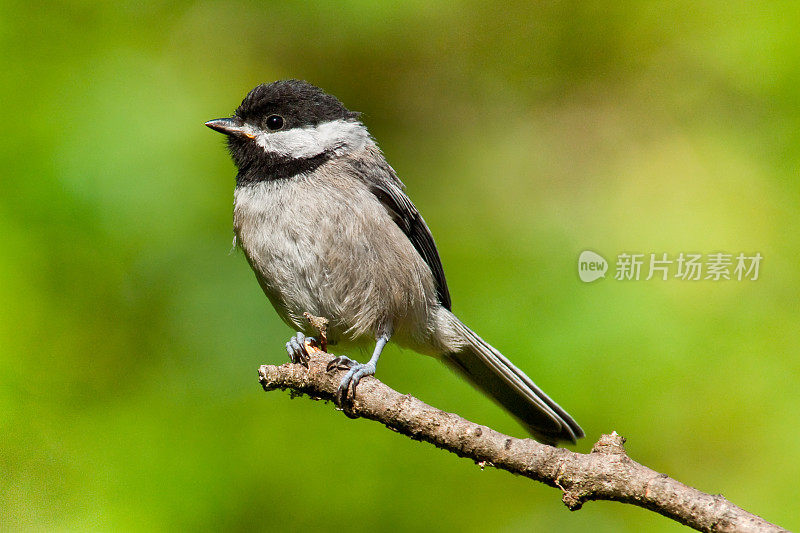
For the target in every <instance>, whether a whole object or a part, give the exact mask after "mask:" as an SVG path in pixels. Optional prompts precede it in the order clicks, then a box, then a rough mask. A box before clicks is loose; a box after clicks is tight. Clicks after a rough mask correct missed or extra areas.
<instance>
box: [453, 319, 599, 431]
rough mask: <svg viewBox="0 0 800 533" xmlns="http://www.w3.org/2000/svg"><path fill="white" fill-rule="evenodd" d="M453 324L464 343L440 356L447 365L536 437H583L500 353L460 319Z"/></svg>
mask: <svg viewBox="0 0 800 533" xmlns="http://www.w3.org/2000/svg"><path fill="white" fill-rule="evenodd" d="M453 318H455V317H453ZM454 326H455V328H456V329H457V330H458V331H459V333H461V335H460V336H461V337H462V338H463V339H464V340H465V341H466V344H465V345H464V347H463V348H461V349H460V350H459V351H457V352H454V353H448V354H446V355H445V356H444V361H445V362H446V363H447V364H448V365H449V366H450V367H451V368H453V369H455V370H456V371H458V372H459V373H461V374H463V375H464V376H465V377H466V378H467V379H468V380H469V381H470V382H472V384H474V385H475V386H476V387H477V388H479V389H480V390H482V391H483V392H485V393H486V394H488V395H489V396H491V397H492V398H493V399H494V400H495V401H496V402H497V403H499V404H500V405H501V406H503V407H504V408H505V409H507V410H508V411H509V412H510V413H511V414H512V415H514V416H515V417H516V418H517V419H518V420H519V421H520V422H521V423H522V424H523V425H524V426H525V427H526V428H527V429H528V430H529V431H530V432H531V434H533V436H534V437H536V439H537V440H539V441H541V442H544V443H547V444H552V445H555V444H556V443H557V442H558V441H569V442H573V443H574V442H575V441H576V440H577V439H579V438H581V437H583V436H584V433H583V430H582V429H581V427H580V426H579V425H578V424H577V423H576V422H575V420H573V419H572V417H571V416H570V415H569V414H567V412H566V411H564V409H562V408H561V407H560V406H559V405H558V404H557V403H556V402H554V401H553V400H551V399H550V397H548V396H547V394H545V393H544V392H543V391H542V390H541V389H540V388H539V387H537V386H536V384H535V383H534V382H533V381H531V379H530V378H529V377H528V376H526V375H525V373H524V372H522V371H521V370H520V369H518V368H517V367H516V366H514V365H513V364H512V363H511V361H509V360H508V359H506V358H505V357H504V356H503V354H501V353H500V352H498V351H497V350H495V349H494V348H493V347H492V346H490V345H489V343H487V342H486V341H484V340H483V339H481V338H480V337H479V336H478V335H477V334H476V333H475V332H474V331H472V330H471V329H469V328H468V327H467V326H465V325H464V324H462V323H461V322H460V321H458V320H456V324H454Z"/></svg>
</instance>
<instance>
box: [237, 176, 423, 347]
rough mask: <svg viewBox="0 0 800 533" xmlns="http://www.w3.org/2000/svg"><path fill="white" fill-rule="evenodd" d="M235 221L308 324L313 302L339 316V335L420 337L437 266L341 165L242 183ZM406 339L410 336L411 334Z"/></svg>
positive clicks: (261, 273) (283, 304) (273, 291)
mask: <svg viewBox="0 0 800 533" xmlns="http://www.w3.org/2000/svg"><path fill="white" fill-rule="evenodd" d="M234 229H235V231H236V235H237V238H238V239H239V242H240V244H241V246H242V249H243V250H244V252H245V254H246V256H247V258H248V261H249V262H250V265H251V267H252V268H253V270H254V271H255V273H256V277H257V278H258V280H259V283H260V284H261V286H262V288H263V289H264V292H265V293H266V294H267V296H268V297H269V298H270V300H271V301H272V303H273V305H274V306H275V309H276V310H277V311H278V313H279V314H280V315H281V317H282V318H283V319H284V321H286V322H287V323H288V324H289V325H290V326H291V327H293V328H296V329H298V330H301V331H308V330H307V323H306V321H305V319H304V318H303V316H302V314H303V312H309V313H312V314H314V315H318V316H324V317H326V318H328V319H329V320H330V321H331V334H332V338H333V339H334V340H337V339H336V337H341V338H342V340H345V341H353V342H358V341H360V340H361V341H365V340H368V339H369V340H374V338H375V335H376V333H378V332H380V330H381V328H384V327H390V328H391V329H392V330H393V332H394V335H393V340H396V341H399V342H400V343H401V344H417V343H418V342H419V341H420V340H421V339H422V338H424V337H427V336H428V335H429V331H428V329H429V326H428V323H429V322H430V320H429V317H428V314H429V312H431V310H432V309H433V308H434V307H436V291H435V285H434V280H433V276H432V275H431V273H430V270H429V268H428V266H427V264H425V262H424V260H423V259H422V257H421V256H420V255H419V253H417V251H416V250H415V249H414V247H413V245H412V244H411V242H410V241H409V240H408V238H407V237H406V236H405V234H403V232H402V231H401V230H400V228H399V227H397V225H396V224H395V223H394V222H393V221H392V220H391V218H390V217H389V215H388V213H387V212H386V210H385V208H384V207H383V205H382V204H381V203H380V202H379V201H378V200H377V198H375V196H374V195H373V194H372V193H371V192H370V191H369V190H368V189H367V187H366V185H364V184H363V183H362V182H360V181H358V180H356V179H354V178H348V177H347V176H346V175H344V176H343V175H341V174H337V173H336V172H335V166H334V165H332V164H331V165H324V166H323V167H320V168H319V169H317V170H316V171H315V172H313V173H311V174H309V175H306V176H298V177H294V178H291V179H288V180H279V181H264V182H259V183H255V184H249V185H245V186H242V187H237V189H236V192H235V194H234ZM404 341H405V342H404Z"/></svg>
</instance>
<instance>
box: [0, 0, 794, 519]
mask: <svg viewBox="0 0 800 533" xmlns="http://www.w3.org/2000/svg"><path fill="white" fill-rule="evenodd" d="M798 30H800V19H799V18H798V12H797V10H796V4H794V3H792V2H769V3H755V2H741V1H735V2H702V1H701V2H669V3H659V2H647V3H626V2H620V3H612V2H576V3H568V2H550V3H540V2H508V3H504V4H503V7H501V5H500V4H493V3H486V2H477V1H462V2H423V1H420V0H410V1H408V2H403V3H375V2H367V1H365V0H349V1H339V2H327V3H320V4H317V5H315V6H310V5H309V4H308V3H305V2H295V1H285V2H274V3H261V2H246V1H238V2H237V1H222V0H221V1H212V2H171V3H167V2H164V3H160V2H152V1H149V2H148V1H144V2H141V1H140V2H120V3H103V2H88V1H83V2H82V1H74V2H50V3H34V4H30V3H23V2H16V1H6V2H4V3H2V4H1V5H0V49H2V57H3V58H4V61H3V63H4V64H3V67H4V68H3V70H4V76H3V79H2V82H0V101H2V106H3V117H4V124H5V128H4V131H5V134H4V139H3V140H4V142H3V144H2V147H1V148H0V157H1V158H2V166H3V169H4V172H3V186H4V194H2V195H1V196H0V231H1V232H2V235H3V236H4V238H5V245H4V246H3V248H2V251H0V297H2V301H3V302H4V305H3V306H2V310H0V313H2V315H3V316H2V320H0V328H2V334H1V335H0V375H1V376H2V380H1V381H0V383H1V384H0V435H2V437H0V528H2V529H4V530H16V529H33V530H49V529H59V530H174V529H198V528H202V529H230V530H236V529H263V530H272V529H281V530H302V531H306V530H308V529H309V528H319V529H331V530H332V529H342V528H347V529H348V530H353V531H360V530H365V531H366V530H370V531H373V530H376V529H377V530H419V529H424V530H437V531H438V530H441V531H456V530H458V531H494V530H502V531H529V530H530V529H531V528H534V529H536V528H538V529H540V530H544V531H599V532H602V531H625V530H627V531H643V530H646V531H677V530H678V529H679V528H680V526H678V525H676V524H673V523H671V522H669V521H668V520H666V519H664V518H662V517H659V516H657V515H655V514H653V513H650V512H646V511H644V510H641V509H636V508H632V507H629V506H622V505H619V504H611V503H602V502H600V503H590V504H588V505H587V506H586V507H585V508H584V509H583V510H581V511H580V512H577V513H569V512H567V511H566V509H565V508H564V507H563V505H562V504H561V503H560V501H559V497H558V493H557V492H556V491H554V490H552V489H550V488H547V487H544V486H540V485H538V484H536V483H533V482H530V481H527V480H525V479H520V478H516V477H513V476H509V475H507V474H505V473H502V472H497V471H493V470H492V469H491V468H487V469H486V470H485V471H481V470H480V469H479V468H478V467H477V466H474V465H472V464H470V463H468V462H465V461H464V460H461V459H458V458H456V457H454V456H451V455H448V454H446V453H444V452H441V451H438V450H436V449H434V448H433V447H431V446H427V445H421V444H417V443H413V442H411V441H409V440H408V439H406V438H403V437H399V436H397V435H395V434H393V433H391V432H389V431H386V430H385V429H383V428H381V427H379V426H378V425H376V424H374V423H371V422H364V421H349V420H347V419H346V418H345V417H343V416H341V415H339V414H337V413H335V412H334V411H333V409H332V407H331V406H330V405H323V404H321V403H314V402H309V401H307V400H299V401H291V400H290V399H289V398H288V396H287V395H283V394H278V393H273V394H269V395H265V394H264V393H263V392H262V391H261V389H260V387H259V386H258V384H257V382H256V379H255V378H256V373H255V371H256V368H257V366H258V365H259V364H261V363H264V362H273V363H276V362H283V360H284V355H283V348H282V346H283V343H284V341H285V339H286V338H287V336H288V335H289V334H290V331H289V330H287V329H286V327H285V326H284V325H283V324H282V323H281V322H280V321H279V320H278V319H277V317H276V315H275V313H274V312H273V311H272V310H271V308H270V307H269V303H268V301H267V300H266V298H264V297H263V295H262V294H261V291H260V290H259V288H258V285H257V284H256V283H255V281H254V279H253V276H252V274H251V273H250V271H249V268H248V267H247V264H246V262H245V261H244V260H243V258H242V257H241V256H240V254H239V253H238V252H236V253H229V250H230V248H231V237H232V233H231V222H230V216H231V192H232V187H233V174H234V169H233V166H232V163H231V162H230V160H229V158H228V155H227V154H226V151H225V149H224V143H223V140H222V139H221V138H220V136H219V135H217V134H215V133H213V132H211V131H208V130H207V129H206V128H204V127H203V122H204V121H205V120H208V119H211V118H216V117H218V116H225V115H227V114H229V113H230V112H231V111H232V110H233V109H234V108H235V107H236V106H237V105H238V103H239V101H240V100H241V99H242V98H243V97H244V95H245V94H246V92H247V91H248V90H249V89H250V88H251V87H252V86H254V85H255V84H257V83H260V82H265V81H271V80H275V79H280V78H287V77H296V78H303V79H307V80H309V81H311V82H313V83H316V84H318V85H320V86H322V87H323V88H325V89H327V90H328V91H330V92H332V93H333V94H336V95H337V96H339V97H340V98H341V99H342V100H343V101H344V102H345V104H346V105H347V106H348V107H350V108H352V109H356V110H359V111H362V112H363V113H364V115H363V118H364V121H365V122H366V124H367V125H368V126H369V127H370V130H371V131H372V133H373V135H374V136H375V138H376V139H377V140H378V141H379V143H380V144H381V146H382V148H383V149H384V151H385V153H386V155H387V158H388V160H389V161H390V163H391V164H392V165H393V166H394V167H395V168H396V169H397V170H398V172H399V174H400V176H401V178H402V179H403V180H404V181H405V183H406V184H407V186H408V190H409V193H410V195H411V197H412V199H414V201H415V202H416V203H417V205H418V207H419V208H420V210H421V211H422V212H423V213H424V214H425V216H426V219H427V221H428V223H429V225H430V226H431V228H433V232H434V235H435V237H436V239H437V243H438V245H439V247H440V250H441V254H442V257H443V261H444V265H445V270H446V273H447V275H448V279H449V282H450V287H451V292H452V294H453V300H454V310H455V311H456V312H457V313H458V314H459V315H460V316H461V317H462V319H464V320H465V321H466V322H467V323H468V324H471V325H472V326H473V327H474V328H475V329H476V330H477V331H478V332H479V333H480V334H481V335H482V336H484V337H485V338H487V339H488V340H490V341H491V342H493V344H495V345H496V346H498V348H500V349H501V350H503V351H504V352H505V353H506V354H507V355H508V356H509V357H510V358H511V359H512V360H513V361H515V362H516V363H517V364H518V365H519V366H520V367H522V368H523V369H525V370H526V371H528V372H529V373H530V374H531V376H533V378H534V379H535V380H536V381H537V382H538V383H539V384H540V385H541V386H542V387H543V388H544V389H545V390H547V391H548V392H550V393H551V394H552V395H553V397H554V398H555V399H556V400H558V401H559V402H560V403H561V404H562V405H563V406H564V407H566V408H567V409H568V410H569V411H570V412H571V413H572V414H573V415H575V417H576V418H577V420H578V421H579V422H580V423H581V424H582V425H583V427H584V428H585V429H586V431H587V434H588V437H587V438H586V439H585V440H584V441H582V442H581V443H579V444H578V446H577V447H576V449H577V450H580V451H588V450H589V449H590V447H591V444H592V442H593V441H594V440H596V439H597V437H598V436H599V435H600V433H602V432H609V431H611V430H616V431H618V432H619V433H621V434H623V435H625V436H626V437H628V439H629V444H628V448H629V451H630V452H631V455H632V456H633V457H634V458H635V459H637V460H639V461H641V462H643V463H645V464H647V465H649V466H651V467H653V468H655V469H656V470H659V471H663V472H666V473H668V474H670V475H671V476H674V477H676V478H677V479H679V480H681V481H684V482H686V483H688V484H690V485H693V486H696V487H698V488H700V489H702V490H704V491H708V492H713V493H719V492H721V493H723V494H724V495H725V496H726V497H728V498H729V499H730V500H732V501H733V502H735V503H736V504H738V505H741V506H743V507H744V508H746V509H748V510H750V511H752V512H755V513H758V514H761V515H763V516H764V517H766V518H767V519H769V520H771V521H774V522H776V523H779V524H781V525H783V526H784V527H787V528H790V529H800V515H798V513H797V503H796V498H795V494H796V488H795V487H796V480H797V478H798V477H800V460H798V456H799V454H798V451H800V429H798V425H797V424H796V423H795V421H796V420H797V419H798V416H799V415H800V395H798V394H797V389H796V387H797V381H798V377H800V358H799V357H798V347H799V346H800V328H798V322H799V321H800V320H799V319H800V306H798V299H799V297H800V290H799V287H800V285H799V284H798V274H799V273H800V267H798V261H797V253H798V249H800V237H798V232H797V228H798V226H800V220H799V219H800V208H799V206H800V203H798V199H799V198H798V193H799V192H800V185H799V183H800V182H798V179H797V177H798V168H799V166H800V165H799V163H800V142H799V141H800V106H798V105H797V101H798V89H800V31H798ZM584 249H592V250H595V251H598V252H600V253H602V254H604V255H606V257H607V258H609V259H613V257H614V256H615V255H616V254H617V253H621V252H625V251H634V252H642V253H649V252H659V253H660V252H668V253H671V254H677V253H678V252H682V251H684V252H690V251H695V252H702V253H712V252H716V251H720V250H721V251H727V252H731V253H737V252H740V251H742V252H755V251H758V252H760V253H761V254H762V255H763V256H764V258H765V259H764V263H763V265H762V271H761V278H760V279H759V280H758V281H756V282H716V283H715V282H710V281H706V282H696V283H689V282H681V281H677V280H671V281H650V282H645V281H640V282H629V283H623V282H619V281H614V280H612V279H606V280H603V281H599V282H597V283H594V284H591V285H585V284H582V283H581V282H580V281H579V280H578V278H577V275H576V270H575V269H576V265H575V263H576V259H577V256H578V254H579V253H580V251H582V250H584ZM379 377H380V378H381V379H383V380H384V381H386V382H387V383H388V384H390V385H391V386H393V387H395V388H397V389H398V390H400V391H403V392H408V393H412V394H414V395H416V396H418V397H420V398H422V399H423V400H425V401H427V402H429V403H432V404H433V405H436V406H438V407H441V408H443V409H447V410H452V411H456V412H458V413H460V414H462V415H465V416H467V417H470V418H472V419H474V420H476V421H480V422H482V423H485V424H490V425H492V426H495V427H497V428H498V429H501V430H504V431H509V432H513V433H515V434H518V435H521V433H522V432H521V429H520V428H519V426H517V425H516V424H515V423H514V422H513V421H512V420H511V419H510V418H509V417H508V416H507V415H506V414H504V413H503V412H502V411H501V410H500V409H498V408H496V407H495V406H494V405H493V404H491V403H490V402H489V401H487V400H486V399H485V398H483V397H482V396H480V395H479V394H478V393H476V392H474V391H473V390H472V389H470V387H469V386H468V385H466V384H464V383H462V382H460V381H459V380H458V379H456V378H455V377H454V376H453V375H451V374H450V373H449V372H448V371H446V370H445V369H444V368H443V367H442V366H441V365H440V364H439V363H438V362H436V361H435V360H433V359H429V358H425V357H422V356H418V355H416V354H413V353H408V352H401V351H400V350H399V349H397V348H392V349H391V350H389V351H388V352H387V354H386V355H385V357H384V358H383V359H382V361H381V365H380V369H379Z"/></svg>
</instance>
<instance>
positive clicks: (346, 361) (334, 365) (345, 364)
mask: <svg viewBox="0 0 800 533" xmlns="http://www.w3.org/2000/svg"><path fill="white" fill-rule="evenodd" d="M357 364H359V363H358V361H353V360H352V359H350V358H349V357H347V356H344V355H340V356H338V357H334V358H333V359H331V361H330V363H328V366H327V367H326V368H325V371H326V372H330V371H331V370H333V369H336V370H347V369H348V368H353V367H354V366H356V365H357Z"/></svg>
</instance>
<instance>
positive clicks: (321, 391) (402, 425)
mask: <svg viewBox="0 0 800 533" xmlns="http://www.w3.org/2000/svg"><path fill="white" fill-rule="evenodd" d="M331 359H332V357H331V356H330V355H329V354H327V353H324V352H321V351H319V350H311V358H310V361H309V366H308V369H306V368H305V367H303V366H301V365H299V364H291V363H286V364H284V365H282V366H272V365H263V366H261V367H260V368H259V370H258V374H259V381H260V382H261V385H262V386H263V387H264V390H265V391H271V390H275V389H280V390H289V391H290V392H292V393H295V394H296V393H299V394H306V395H308V396H310V397H311V398H313V399H322V400H333V399H334V395H335V393H336V389H337V387H338V386H339V382H340V380H341V378H342V373H341V371H335V372H326V371H325V367H326V366H327V364H328V362H329V361H330V360H331ZM345 412H346V414H347V415H348V416H351V417H354V418H357V417H363V418H368V419H370V420H375V421H377V422H380V423H382V424H383V425H385V426H386V427H388V428H389V429H392V430H394V431H396V432H398V433H402V434H403V435H406V436H408V437H411V438H412V439H414V440H422V441H426V442H430V443H431V444H433V445H435V446H437V447H439V448H442V449H444V450H447V451H449V452H452V453H454V454H456V455H458V456H459V457H467V458H469V459H472V460H473V461H475V462H477V463H479V464H481V465H483V464H488V465H491V466H494V467H495V468H500V469H503V470H507V471H509V472H511V473H513V474H519V475H522V476H526V477H529V478H531V479H534V480H536V481H540V482H542V483H545V484H547V485H550V486H551V487H558V488H559V489H560V490H561V491H562V493H563V495H562V500H563V502H564V504H566V506H567V507H568V508H569V509H570V510H573V511H574V510H577V509H580V508H581V506H582V505H583V504H584V503H585V502H587V501H590V500H610V501H618V502H622V503H629V504H633V505H638V506H639V507H644V508H645V509H650V510H651V511H655V512H657V513H660V514H662V515H664V516H666V517H668V518H672V519H673V520H676V521H678V522H680V523H682V524H685V525H687V526H690V527H693V528H695V529H697V530H699V531H726V532H727V531H730V532H733V531H736V532H764V531H770V532H773V531H775V532H777V531H787V530H785V529H783V528H780V527H778V526H776V525H774V524H771V523H769V522H767V521H766V520H764V519H763V518H761V517H759V516H756V515H754V514H751V513H748V512H747V511H745V510H743V509H741V508H739V507H737V506H735V505H733V504H732V503H731V502H729V501H728V500H726V499H725V498H724V497H723V496H721V495H711V494H706V493H704V492H700V491H699V490H697V489H694V488H692V487H689V486H687V485H684V484H683V483H680V482H679V481H676V480H674V479H672V478H670V477H669V476H667V475H666V474H661V473H659V472H656V471H654V470H651V469H650V468H647V467H646V466H643V465H641V464H639V463H637V462H636V461H634V460H632V459H630V458H629V457H628V455H627V453H626V452H625V448H624V447H623V444H624V442H625V439H623V438H622V437H621V436H619V435H617V434H616V432H613V433H611V434H610V435H603V436H602V437H600V440H598V441H597V443H596V444H595V445H594V447H593V448H592V451H591V453H588V454H582V453H575V452H572V451H570V450H567V449H564V448H554V447H552V446H548V445H546V444H541V443H539V442H536V441H534V440H533V439H517V438H514V437H510V436H508V435H504V434H502V433H499V432H497V431H494V430H493V429H490V428H488V427H486V426H481V425H478V424H475V423H473V422H470V421H469V420H465V419H464V418H461V417H460V416H458V415H455V414H453V413H447V412H444V411H441V410H439V409H436V408H435V407H431V406H430V405H427V404H425V403H423V402H422V401H420V400H418V399H416V398H414V397H412V396H410V395H408V394H400V393H399V392H397V391H395V390H393V389H391V388H390V387H388V386H386V385H384V384H383V383H381V382H380V381H379V380H377V379H376V378H374V377H367V378H364V379H362V380H361V382H360V383H359V385H358V391H357V393H356V395H355V399H354V400H353V402H352V403H350V404H348V406H347V408H346V410H345Z"/></svg>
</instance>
